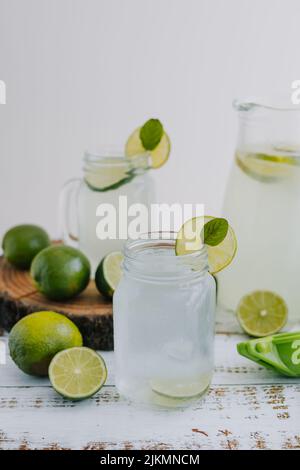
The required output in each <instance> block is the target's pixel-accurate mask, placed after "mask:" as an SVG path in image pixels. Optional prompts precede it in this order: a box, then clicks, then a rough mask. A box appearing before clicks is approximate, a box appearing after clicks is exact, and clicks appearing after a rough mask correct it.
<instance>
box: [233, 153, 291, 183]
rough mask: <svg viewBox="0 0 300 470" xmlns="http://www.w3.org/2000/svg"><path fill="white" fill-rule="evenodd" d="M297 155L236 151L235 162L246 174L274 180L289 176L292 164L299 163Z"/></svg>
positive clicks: (269, 180) (264, 179) (258, 178)
mask: <svg viewBox="0 0 300 470" xmlns="http://www.w3.org/2000/svg"><path fill="white" fill-rule="evenodd" d="M298 161H299V157H295V156H292V155H280V154H278V155H276V153H275V152H274V154H268V153H259V152H257V153H252V152H249V153H242V152H237V153H236V163H237V165H238V166H239V167H240V168H241V170H243V171H244V173H246V174H247V175H248V176H251V177H252V178H254V179H256V180H258V181H262V182H274V181H278V180H281V179H283V178H286V177H288V176H290V175H291V174H292V172H293V166H295V165H299V163H298Z"/></svg>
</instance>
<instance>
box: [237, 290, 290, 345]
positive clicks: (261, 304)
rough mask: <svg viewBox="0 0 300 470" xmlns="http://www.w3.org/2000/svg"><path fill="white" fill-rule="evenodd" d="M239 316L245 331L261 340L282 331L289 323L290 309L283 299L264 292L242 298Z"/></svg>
mask: <svg viewBox="0 0 300 470" xmlns="http://www.w3.org/2000/svg"><path fill="white" fill-rule="evenodd" d="M237 316H238V320H239V322H240V325H241V327H242V328H243V330H244V331H245V332H246V333H248V334H249V335H250V336H254V337H257V338H259V337H263V336H269V335H273V334H275V333H277V332H278V331H280V330H281V328H283V326H284V325H285V323H286V321H287V316H288V309H287V305H286V303H285V301H284V300H283V298H282V297H280V296H279V295H277V294H275V293H274V292H270V291H265V290H262V291H255V292H252V293H250V294H248V295H246V296H244V297H243V298H242V300H241V301H240V303H239V305H238V308H237Z"/></svg>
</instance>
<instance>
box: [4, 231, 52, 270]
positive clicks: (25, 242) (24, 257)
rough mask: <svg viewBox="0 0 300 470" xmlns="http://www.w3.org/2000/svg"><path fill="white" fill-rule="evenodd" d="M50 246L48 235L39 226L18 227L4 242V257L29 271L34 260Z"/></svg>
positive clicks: (6, 236) (7, 234) (7, 233)
mask: <svg viewBox="0 0 300 470" xmlns="http://www.w3.org/2000/svg"><path fill="white" fill-rule="evenodd" d="M49 245H50V239H49V237H48V234H47V233H46V232H45V230H44V229H42V228H41V227H38V226H37V225H17V226H16V227H13V228H11V229H10V230H8V232H6V234H5V235H4V237H3V241H2V249H3V253H4V257H5V258H6V259H7V260H8V261H9V262H10V263H11V264H13V265H14V266H16V267H17V268H20V269H29V268H30V265H31V261H32V260H33V258H34V257H35V256H36V255H37V254H38V253H39V252H40V251H41V250H43V249H44V248H46V247H47V246H49Z"/></svg>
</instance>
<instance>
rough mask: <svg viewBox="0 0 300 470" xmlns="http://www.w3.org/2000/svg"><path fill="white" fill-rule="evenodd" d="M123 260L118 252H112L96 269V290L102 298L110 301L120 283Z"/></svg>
mask: <svg viewBox="0 0 300 470" xmlns="http://www.w3.org/2000/svg"><path fill="white" fill-rule="evenodd" d="M123 258H124V256H123V254H122V253H121V252H120V251H113V252H111V253H109V254H108V255H106V256H105V257H104V258H103V260H102V261H101V262H100V264H99V266H98V268H97V271H96V275H95V282H96V286H97V289H98V290H99V292H100V293H101V294H102V295H104V297H107V298H109V299H111V298H112V296H113V293H114V291H115V289H116V287H117V285H118V284H119V282H120V279H121V276H122V268H121V266H122V262H123Z"/></svg>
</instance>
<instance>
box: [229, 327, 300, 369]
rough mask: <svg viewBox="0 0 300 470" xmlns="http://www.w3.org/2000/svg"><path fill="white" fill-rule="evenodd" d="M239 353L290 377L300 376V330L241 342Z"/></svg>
mask: <svg viewBox="0 0 300 470" xmlns="http://www.w3.org/2000/svg"><path fill="white" fill-rule="evenodd" d="M237 350H238V352H239V354H241V355H242V356H244V357H247V358H248V359H250V360H251V361H254V362H257V363H258V364H259V365H261V366H263V367H266V368H268V369H271V370H273V371H274V372H277V373H279V374H282V375H286V376H288V377H300V331H298V332H295V333H281V334H278V335H273V336H266V337H265V338H256V339H252V340H249V341H245V342H242V343H239V344H238V345H237Z"/></svg>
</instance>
